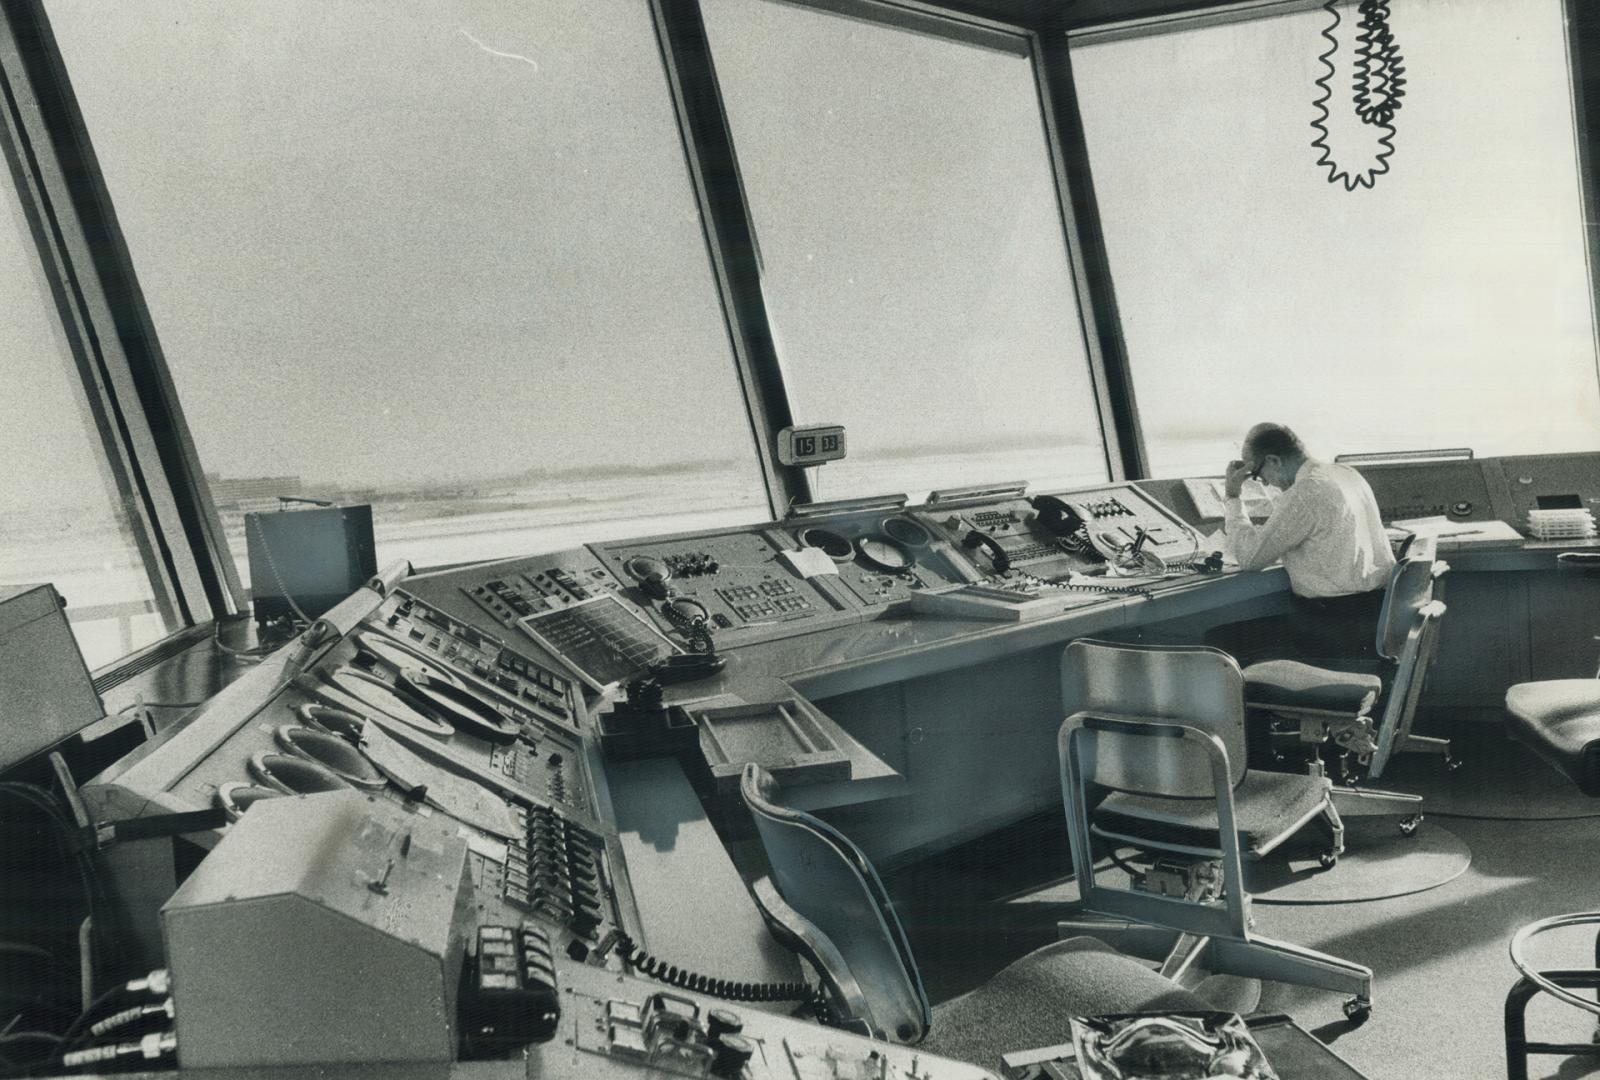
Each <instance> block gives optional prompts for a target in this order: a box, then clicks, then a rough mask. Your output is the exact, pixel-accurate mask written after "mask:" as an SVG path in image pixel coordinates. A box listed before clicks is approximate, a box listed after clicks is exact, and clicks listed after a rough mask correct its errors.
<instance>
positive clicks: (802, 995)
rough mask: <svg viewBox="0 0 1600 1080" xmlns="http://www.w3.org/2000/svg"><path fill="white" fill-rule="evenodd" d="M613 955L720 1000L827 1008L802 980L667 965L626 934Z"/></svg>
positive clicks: (636, 970) (642, 971) (645, 972)
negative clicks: (717, 974)
mask: <svg viewBox="0 0 1600 1080" xmlns="http://www.w3.org/2000/svg"><path fill="white" fill-rule="evenodd" d="M616 947H617V955H618V956H620V957H622V959H623V960H624V961H625V962H626V963H627V964H628V966H629V967H631V968H633V971H634V974H636V975H643V976H646V977H648V978H651V979H655V980H656V981H657V982H664V983H666V984H667V985H668V986H676V987H678V988H680V989H683V990H693V991H694V992H695V993H697V994H706V995H708V996H710V997H715V998H722V999H723V1000H724V1001H802V1002H805V1003H806V1004H807V1005H808V1006H809V1007H810V1008H811V1009H812V1010H813V1011H815V1012H816V1014H817V1016H818V1018H821V1017H823V1016H824V1015H825V1014H826V1012H827V1010H828V1007H829V1006H828V997H827V994H826V992H824V991H823V990H822V989H821V988H820V987H815V986H812V985H811V984H810V983H806V982H764V983H757V982H736V981H734V980H732V979H718V978H714V977H713V976H710V975H702V974H700V973H699V972H695V971H690V970H689V969H688V968H680V967H678V966H676V965H674V964H668V963H667V962H666V961H664V960H661V959H660V958H658V957H655V956H651V955H650V954H649V953H647V952H645V951H644V950H643V949H641V948H639V946H638V945H637V944H635V942H634V940H633V938H631V937H629V936H628V935H627V934H619V935H618V937H617V946H616Z"/></svg>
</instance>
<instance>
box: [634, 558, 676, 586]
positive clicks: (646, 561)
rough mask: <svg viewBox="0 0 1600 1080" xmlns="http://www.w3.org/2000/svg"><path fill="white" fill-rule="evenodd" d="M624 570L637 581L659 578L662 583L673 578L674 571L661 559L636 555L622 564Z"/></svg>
mask: <svg viewBox="0 0 1600 1080" xmlns="http://www.w3.org/2000/svg"><path fill="white" fill-rule="evenodd" d="M622 569H623V570H624V571H626V572H627V575H628V576H629V577H631V578H633V580H635V581H648V580H649V579H651V578H659V579H661V580H662V581H665V580H667V579H668V578H670V577H671V576H672V570H671V569H670V568H669V567H668V566H667V564H666V563H664V562H662V561H661V560H660V559H657V558H653V557H651V556H649V555H635V556H633V557H632V558H630V559H628V561H627V562H625V563H623V564H622Z"/></svg>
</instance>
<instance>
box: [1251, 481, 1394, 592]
mask: <svg viewBox="0 0 1600 1080" xmlns="http://www.w3.org/2000/svg"><path fill="white" fill-rule="evenodd" d="M1223 510H1224V515H1223V521H1224V527H1225V528H1226V530H1227V533H1228V540H1229V543H1230V545H1231V546H1232V548H1233V555H1234V558H1236V559H1238V560H1239V565H1240V567H1242V568H1243V569H1246V570H1261V569H1264V568H1266V567H1268V566H1271V565H1272V564H1273V563H1275V562H1278V561H1279V560H1282V562H1283V568H1284V569H1285V570H1287V571H1288V572H1289V587H1290V588H1291V589H1293V590H1294V592H1295V594H1296V595H1299V596H1344V595H1346V594H1348V593H1362V592H1370V591H1371V590H1373V589H1378V588H1382V587H1383V586H1384V585H1385V584H1386V583H1387V582H1388V580H1389V571H1390V570H1391V569H1393V568H1394V555H1393V553H1391V552H1390V550H1389V537H1388V534H1387V533H1385V532H1384V528H1383V518H1382V516H1381V515H1380V514H1379V513H1378V500H1377V499H1376V498H1375V497H1374V496H1373V494H1372V488H1371V487H1369V486H1368V485H1367V482H1366V480H1365V479H1363V478H1362V476H1361V474H1360V473H1358V472H1356V471H1355V470H1354V469H1352V468H1350V467H1349V466H1348V465H1337V464H1333V463H1331V462H1326V461H1315V460H1312V459H1309V458H1308V459H1307V460H1306V462H1305V464H1303V465H1301V466H1300V471H1299V472H1298V473H1296V474H1295V481H1294V483H1293V484H1292V485H1290V487H1289V490H1287V491H1285V492H1284V493H1283V494H1282V495H1280V496H1279V497H1278V498H1277V500H1276V501H1275V502H1274V503H1273V507H1272V515H1271V516H1270V517H1268V518H1267V520H1266V521H1265V522H1264V523H1263V524H1260V525H1257V524H1255V523H1254V522H1252V521H1251V520H1250V517H1249V515H1248V514H1246V513H1245V510H1244V505H1243V504H1242V503H1241V502H1240V500H1239V499H1237V498H1232V499H1228V500H1226V501H1225V502H1224V503H1223Z"/></svg>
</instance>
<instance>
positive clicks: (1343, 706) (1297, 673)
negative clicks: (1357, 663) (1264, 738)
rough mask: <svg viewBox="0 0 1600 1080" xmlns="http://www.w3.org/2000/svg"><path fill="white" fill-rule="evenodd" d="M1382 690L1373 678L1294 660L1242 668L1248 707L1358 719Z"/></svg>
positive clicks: (1376, 678)
mask: <svg viewBox="0 0 1600 1080" xmlns="http://www.w3.org/2000/svg"><path fill="white" fill-rule="evenodd" d="M1382 690H1383V680H1382V679H1380V678H1378V677H1377V676H1376V675H1363V674H1360V673H1358V672H1353V671H1332V670H1329V669H1328V668H1319V667H1312V666H1311V665H1310V664H1302V663H1300V662H1298V661H1296V660H1266V661H1263V662H1262V663H1259V664H1251V665H1250V666H1249V667H1247V668H1245V669H1244V700H1245V704H1246V705H1247V706H1249V707H1251V708H1269V709H1296V708H1299V709H1316V710H1319V711H1322V712H1338V713H1346V714H1348V715H1351V716H1360V715H1361V714H1363V713H1365V712H1366V711H1367V710H1368V709H1370V708H1372V703H1373V702H1374V701H1376V700H1377V699H1378V694H1379V692H1380V691H1382Z"/></svg>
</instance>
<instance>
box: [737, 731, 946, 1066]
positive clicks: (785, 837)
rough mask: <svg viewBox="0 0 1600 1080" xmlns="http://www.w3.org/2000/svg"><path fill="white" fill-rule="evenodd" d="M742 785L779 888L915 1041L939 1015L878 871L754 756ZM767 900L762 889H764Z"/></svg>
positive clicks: (900, 1034)
mask: <svg viewBox="0 0 1600 1080" xmlns="http://www.w3.org/2000/svg"><path fill="white" fill-rule="evenodd" d="M739 793H740V795H742V796H743V797H744V803H745V805H746V806H747V807H749V809H750V814H751V816H752V817H753V818H754V819H755V823H756V831H757V832H758V833H759V834H760V836H761V845H762V847H763V848H765V849H766V854H767V863H768V865H769V866H770V867H771V869H772V880H773V884H774V885H775V886H776V887H777V891H778V894H779V895H780V896H781V897H782V898H783V900H784V901H785V902H786V903H787V904H788V905H789V906H790V907H792V908H793V909H794V910H795V912H797V913H798V914H799V915H800V916H801V917H803V918H804V919H806V920H808V921H809V922H810V923H811V924H812V926H813V927H814V928H815V929H816V930H817V931H819V932H820V933H821V935H822V936H823V937H824V938H826V939H827V941H828V942H829V943H830V944H831V946H832V950H833V951H834V952H836V953H837V955H838V956H839V957H840V958H841V959H842V960H843V962H844V964H845V966H846V967H847V968H848V969H849V975H850V976H851V977H852V978H853V980H854V982H855V984H856V985H857V986H858V987H859V988H860V991H861V994H862V997H863V999H864V1001H865V1004H866V1006H867V1008H868V1009H869V1010H870V1011H871V1016H869V1017H862V1018H861V1019H863V1020H866V1021H867V1022H868V1024H869V1026H871V1027H872V1028H873V1029H875V1030H876V1031H877V1032H880V1033H881V1034H882V1036H883V1037H885V1038H890V1039H893V1040H895V1041H897V1042H902V1043H914V1042H917V1041H919V1040H921V1039H922V1037H923V1036H924V1035H926V1034H927V1031H928V1028H929V1026H930V1025H931V1024H932V1023H933V1013H932V1010H931V1009H930V1008H929V1005H928V995H927V993H926V991H924V990H923V987H922V975H921V973H920V972H918V971H917V963H916V959H915V957H913V956H912V954H911V944H910V942H909V941H907V939H906V932H905V928H904V927H902V926H901V925H900V917H899V916H898V915H896V914H895V910H894V905H893V904H892V903H891V902H890V900H889V894H888V892H887V891H886V890H885V889H884V887H883V882H882V881H881V880H880V879H879V877H878V874H877V871H876V870H874V869H873V867H872V863H871V862H869V861H868V860H867V857H866V855H864V854H863V853H862V851H861V849H860V848H858V847H856V845H855V844H854V843H852V842H851V841H850V839H849V838H848V837H846V836H845V835H844V834H843V833H841V832H839V831H838V830H837V829H835V828H833V827H832V826H831V825H829V824H828V823H827V822H824V821H821V820H819V819H817V818H815V817H812V816H811V815H810V814H807V813H804V812H803V811H800V810H795V809H792V808H790V807H787V806H782V805H780V804H779V803H777V802H776V801H774V800H775V798H776V796H777V793H778V785H777V782H776V781H775V780H774V779H773V778H772V776H771V774H770V773H768V772H767V771H766V770H765V769H763V768H761V766H759V765H757V764H755V763H754V762H751V763H749V764H747V765H745V767H744V772H743V773H742V774H741V775H740V777H739ZM757 898H758V900H759V893H758V897H757Z"/></svg>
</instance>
